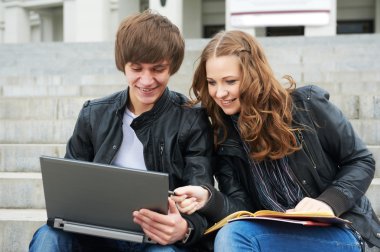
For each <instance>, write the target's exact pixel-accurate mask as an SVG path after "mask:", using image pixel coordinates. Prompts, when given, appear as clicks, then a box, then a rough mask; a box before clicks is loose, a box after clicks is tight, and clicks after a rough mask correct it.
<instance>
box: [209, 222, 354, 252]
mask: <svg viewBox="0 0 380 252" xmlns="http://www.w3.org/2000/svg"><path fill="white" fill-rule="evenodd" d="M215 251H216V252H218V251H226V252H227V251H228V252H234V251H239V252H240V251H263V252H278V251H286V252H293V251H294V252H300V251H306V252H320V251H329V252H340V251H342V252H353V251H355V252H359V251H361V245H360V242H359V239H358V238H357V237H356V236H355V235H354V233H353V231H351V230H350V229H348V228H345V227H337V226H329V227H316V226H303V225H299V224H289V223H284V222H277V221H267V220H264V221H263V220H261V221H260V220H255V221H234V222H230V223H228V224H227V225H225V226H224V227H223V228H222V229H221V230H219V232H218V234H217V236H216V239H215Z"/></svg>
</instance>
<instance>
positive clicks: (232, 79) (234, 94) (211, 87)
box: [206, 55, 241, 115]
mask: <svg viewBox="0 0 380 252" xmlns="http://www.w3.org/2000/svg"><path fill="white" fill-rule="evenodd" d="M206 74H207V82H208V93H209V94H210V96H211V97H212V98H213V99H214V101H215V102H216V104H218V106H219V107H220V108H221V109H222V110H223V111H224V113H225V114H227V115H234V114H237V113H239V112H240V100H239V97H240V90H239V86H240V81H241V70H240V63H239V58H238V57H237V56H235V55H230V56H221V57H212V58H210V59H208V60H207V61H206Z"/></svg>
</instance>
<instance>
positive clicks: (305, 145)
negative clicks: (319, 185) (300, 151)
mask: <svg viewBox="0 0 380 252" xmlns="http://www.w3.org/2000/svg"><path fill="white" fill-rule="evenodd" d="M297 133H298V137H299V140H300V141H301V145H302V146H304V147H305V152H306V156H307V157H308V158H309V160H310V162H311V163H312V164H313V167H314V169H316V168H317V164H316V163H315V162H314V159H313V156H312V155H311V152H310V150H309V148H308V147H307V144H306V142H305V140H304V138H303V135H302V133H301V131H300V130H297Z"/></svg>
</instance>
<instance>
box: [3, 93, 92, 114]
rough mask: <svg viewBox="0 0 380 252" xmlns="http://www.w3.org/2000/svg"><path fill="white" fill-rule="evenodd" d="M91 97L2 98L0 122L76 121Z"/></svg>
mask: <svg viewBox="0 0 380 252" xmlns="http://www.w3.org/2000/svg"><path fill="white" fill-rule="evenodd" d="M92 98H93V97H77V96H74V97H48V96H45V97H33V98H28V97H19V98H16V97H11V98H9V97H3V98H1V100H0V120H2V119H5V120H7V119H14V120H17V119H23V120H65V119H76V118H77V117H78V114H79V111H80V109H81V108H82V106H83V103H84V102H85V101H86V100H89V99H92Z"/></svg>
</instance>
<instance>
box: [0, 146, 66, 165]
mask: <svg viewBox="0 0 380 252" xmlns="http://www.w3.org/2000/svg"><path fill="white" fill-rule="evenodd" d="M65 152H66V144H0V172H40V161H39V157H40V156H41V155H46V156H53V157H64V155H65Z"/></svg>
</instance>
